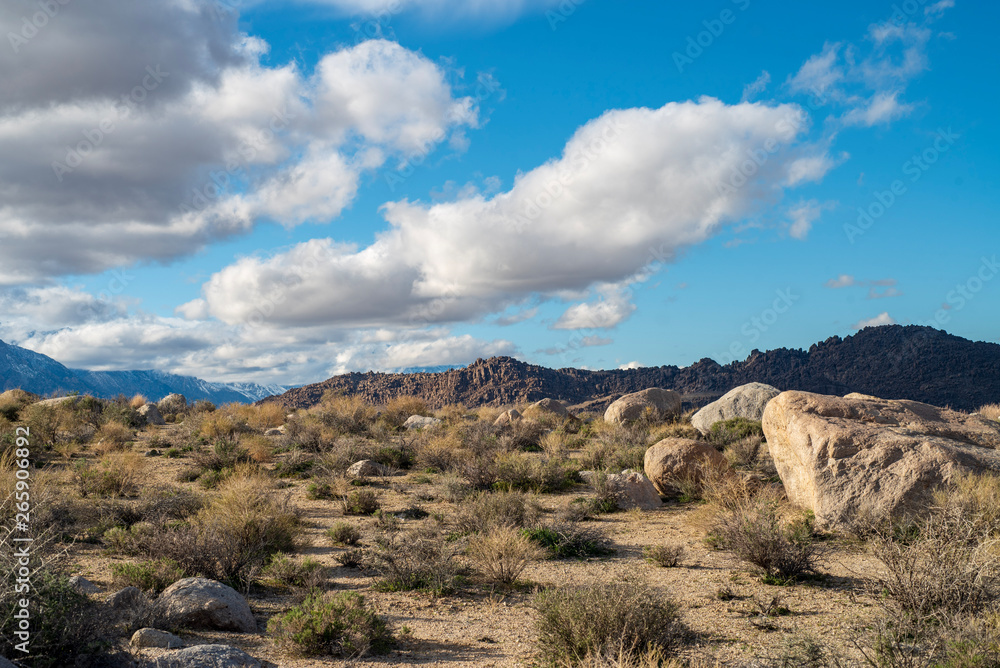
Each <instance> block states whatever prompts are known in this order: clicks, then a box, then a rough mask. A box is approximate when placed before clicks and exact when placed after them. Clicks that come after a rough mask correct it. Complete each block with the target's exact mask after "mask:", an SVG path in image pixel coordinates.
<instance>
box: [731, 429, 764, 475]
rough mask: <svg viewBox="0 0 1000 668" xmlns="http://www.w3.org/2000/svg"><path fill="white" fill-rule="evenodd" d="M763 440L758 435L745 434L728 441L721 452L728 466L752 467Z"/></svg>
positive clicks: (758, 454)
mask: <svg viewBox="0 0 1000 668" xmlns="http://www.w3.org/2000/svg"><path fill="white" fill-rule="evenodd" d="M763 444H764V440H763V439H762V438H761V437H760V436H747V437H746V438H741V439H738V440H736V441H732V442H730V443H728V444H727V445H726V447H725V450H723V451H722V454H723V455H725V457H726V461H728V462H729V465H730V466H738V467H742V468H752V467H753V465H754V464H756V463H757V459H758V457H759V456H760V448H761V446H762V445H763Z"/></svg>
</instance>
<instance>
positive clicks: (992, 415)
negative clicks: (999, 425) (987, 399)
mask: <svg viewBox="0 0 1000 668" xmlns="http://www.w3.org/2000/svg"><path fill="white" fill-rule="evenodd" d="M977 412H978V413H979V414H980V415H982V416H983V417H984V418H986V419H987V420H1000V404H989V405H988V406H983V407H982V408H980V409H979V411H977Z"/></svg>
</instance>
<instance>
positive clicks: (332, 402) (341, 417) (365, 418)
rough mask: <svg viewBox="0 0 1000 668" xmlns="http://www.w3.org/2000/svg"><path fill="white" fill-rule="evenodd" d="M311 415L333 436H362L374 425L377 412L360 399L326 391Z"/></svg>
mask: <svg viewBox="0 0 1000 668" xmlns="http://www.w3.org/2000/svg"><path fill="white" fill-rule="evenodd" d="M312 413H313V415H315V416H316V417H317V418H318V419H319V421H320V423H322V424H323V426H325V427H327V428H329V429H330V430H332V431H333V433H335V434H355V435H363V434H366V433H368V431H369V430H370V429H371V427H372V425H374V423H375V418H376V415H377V414H378V411H377V410H376V409H375V407H374V406H370V405H368V404H367V403H365V400H364V399H362V398H361V397H358V396H345V395H342V394H338V393H335V392H333V391H327V392H326V393H325V394H324V395H323V399H322V400H321V401H320V403H319V405H318V406H317V407H316V408H314V409H313V410H312Z"/></svg>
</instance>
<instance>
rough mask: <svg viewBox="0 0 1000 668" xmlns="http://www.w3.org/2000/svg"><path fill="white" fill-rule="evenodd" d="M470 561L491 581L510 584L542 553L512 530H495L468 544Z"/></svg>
mask: <svg viewBox="0 0 1000 668" xmlns="http://www.w3.org/2000/svg"><path fill="white" fill-rule="evenodd" d="M468 554H469V558H470V559H472V561H473V563H475V564H476V566H478V567H479V569H480V570H481V571H482V572H483V574H484V575H486V577H487V579H489V580H490V581H491V582H496V583H498V584H502V585H509V584H511V583H513V582H514V581H515V580H517V578H518V577H520V576H521V573H523V572H524V569H525V568H527V567H528V564H530V563H531V562H532V561H536V560H538V559H541V558H542V557H543V556H544V555H545V550H543V549H541V548H540V547H539V546H538V544H537V543H535V542H533V541H532V540H531V539H529V538H528V537H527V536H525V535H524V534H523V533H522V532H520V531H518V530H517V529H515V528H513V527H507V526H500V527H494V528H493V529H491V530H490V531H489V532H488V533H485V534H479V535H477V536H474V537H473V538H472V539H471V540H470V541H469V552H468Z"/></svg>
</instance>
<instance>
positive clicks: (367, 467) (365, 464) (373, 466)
mask: <svg viewBox="0 0 1000 668" xmlns="http://www.w3.org/2000/svg"><path fill="white" fill-rule="evenodd" d="M347 475H348V476H350V477H352V478H373V477H381V476H384V475H389V469H387V468H386V467H384V466H382V465H381V464H379V463H378V462H375V461H372V460H371V459H362V460H361V461H360V462H354V463H353V464H351V466H350V467H349V468H348V469H347Z"/></svg>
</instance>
